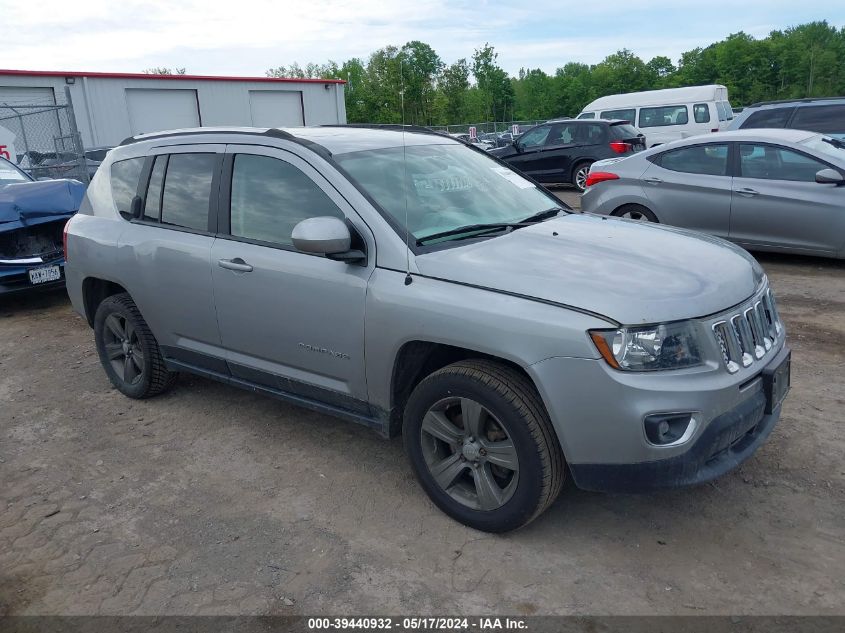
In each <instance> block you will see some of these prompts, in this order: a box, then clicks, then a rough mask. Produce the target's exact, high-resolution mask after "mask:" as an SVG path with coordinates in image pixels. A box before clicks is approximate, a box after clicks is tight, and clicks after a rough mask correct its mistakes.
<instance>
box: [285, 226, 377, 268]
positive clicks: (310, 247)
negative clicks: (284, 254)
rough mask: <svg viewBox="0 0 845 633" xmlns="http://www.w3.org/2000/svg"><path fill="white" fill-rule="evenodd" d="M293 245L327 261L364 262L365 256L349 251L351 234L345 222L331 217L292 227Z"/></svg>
mask: <svg viewBox="0 0 845 633" xmlns="http://www.w3.org/2000/svg"><path fill="white" fill-rule="evenodd" d="M291 239H292V240H293V245H294V247H296V249H297V250H300V251H302V252H303V253H314V254H316V255H325V256H326V257H327V258H329V259H334V260H339V261H345V262H349V263H356V262H361V261H366V255H365V254H364V253H362V252H361V251H358V250H350V248H351V245H352V234H351V233H350V232H349V227H348V226H347V225H346V222H344V221H343V220H341V219H340V218H336V217H332V216H319V217H316V218H308V219H307V220H302V222H300V223H299V224H297V225H296V226H295V227H293V231H292V233H291Z"/></svg>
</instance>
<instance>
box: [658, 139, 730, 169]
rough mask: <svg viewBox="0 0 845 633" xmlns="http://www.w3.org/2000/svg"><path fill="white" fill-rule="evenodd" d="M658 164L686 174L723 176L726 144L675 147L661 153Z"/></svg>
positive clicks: (726, 166) (725, 167)
mask: <svg viewBox="0 0 845 633" xmlns="http://www.w3.org/2000/svg"><path fill="white" fill-rule="evenodd" d="M658 164H659V165H660V166H661V167H663V169H669V170H671V171H681V172H684V173H687V174H707V175H709V176H724V175H725V174H726V173H727V170H728V146H727V145H717V144H712V145H695V146H693V147H683V148H681V149H675V150H672V151H669V152H665V153H664V154H661V155H660V159H659V161H658Z"/></svg>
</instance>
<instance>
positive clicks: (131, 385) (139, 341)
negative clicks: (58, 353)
mask: <svg viewBox="0 0 845 633" xmlns="http://www.w3.org/2000/svg"><path fill="white" fill-rule="evenodd" d="M94 341H95V342H96V345H97V353H98V354H99V356H100V363H102V365H103V369H104V370H105V372H106V375H107V376H108V377H109V380H110V381H111V383H112V384H113V385H114V386H115V388H117V389H118V391H120V392H121V393H122V394H124V395H126V396H129V397H130V398H138V399H140V398H150V397H152V396H156V395H158V394H160V393H164V392H165V391H167V390H168V389H170V388H171V387H172V386H173V384H174V383H175V382H176V379H177V378H178V377H179V374H178V373H176V372H172V371H168V369H167V367H166V366H165V364H164V359H163V358H162V357H161V351H160V350H159V347H158V342H157V341H156V339H155V337H154V336H153V333H152V332H151V331H150V328H149V326H148V325H147V322H146V321H144V317H142V316H141V312H140V310H138V306H136V305H135V302H134V301H132V298H131V297H130V296H129V294H127V293H125V292H123V293H120V294H116V295H111V296H110V297H106V298H105V299H104V300H103V302H102V303H101V304H100V305H99V306H98V307H97V312H96V314H95V315H94Z"/></svg>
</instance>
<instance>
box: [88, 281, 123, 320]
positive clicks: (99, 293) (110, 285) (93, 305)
mask: <svg viewBox="0 0 845 633" xmlns="http://www.w3.org/2000/svg"><path fill="white" fill-rule="evenodd" d="M122 292H126V288H124V287H123V286H121V285H120V284H119V283H116V282H114V281H110V280H108V279H101V278H99V277H86V278H85V279H84V280H83V281H82V302H83V306H84V308H85V320H86V321H88V325H89V326H91V327H94V315H95V314H97V308H98V307H99V306H100V304H101V303H102V302H103V301H104V300H105V299H106V298H107V297H111V296H112V295H116V294H120V293H122Z"/></svg>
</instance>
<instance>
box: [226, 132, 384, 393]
mask: <svg viewBox="0 0 845 633" xmlns="http://www.w3.org/2000/svg"><path fill="white" fill-rule="evenodd" d="M227 151H228V153H230V154H235V155H236V156H235V159H234V162H235V163H236V165H237V160H238V159H237V155H251V156H252V157H255V156H262V157H264V158H265V159H267V161H269V162H267V163H265V166H267V168H268V169H271V170H272V169H275V167H279V168H280V171H279V173H280V174H282V175H283V176H284V177H285V178H290V180H283V179H282V178H281V177H280V178H279V179H277V181H276V182H275V183H269V184H270V185H271V187H270V188H266V187H265V186H263V185H259V184H256V183H255V182H253V183H252V184H250V183H249V182H248V181H247V176H246V175H239V172H238V171H237V167H236V168H235V179H236V180H235V181H234V182H233V184H232V187H231V189H232V190H233V191H234V193H233V195H232V200H233V201H234V202H233V204H234V205H235V207H234V208H233V211H232V216H233V218H232V221H231V225H232V232H234V233H238V232H239V230H240V229H239V228H238V227H242V228H243V231H242V234H243V235H249V237H238V236H235V237H229V238H226V237H223V236H218V239H217V240H216V242H215V244H214V246H213V248H212V257H211V259H212V272H211V274H212V278H213V283H214V294H215V302H216V305H217V319H218V322H219V325H220V333H221V338H222V342H223V345H224V346H225V347H226V350H227V351H226V357H227V360H228V362H229V367H230V370H231V372H232V374H233V375H234V376H236V377H239V378H243V379H246V380H250V381H252V382H261V383H263V384H266V385H267V386H271V387H274V388H276V389H282V390H284V391H287V392H293V393H299V394H300V395H304V396H306V397H311V398H316V399H320V400H326V397H325V394H323V395H320V394H321V391H320V390H329V391H330V392H334V393H336V394H341V395H343V396H349V397H351V398H355V399H357V400H365V399H366V379H365V373H364V372H365V366H364V302H365V299H366V292H367V281H368V279H369V277H370V275H371V274H372V270H373V261H374V259H375V258H374V251H373V248H372V247H370V248H369V252H370V257H369V263H368V265H367V266H363V267H362V266H357V265H350V264H346V263H343V262H337V261H332V260H329V259H326V258H325V257H321V256H316V255H308V254H305V253H301V252H298V251H296V250H295V249H293V247H291V246H289V245H288V244H276V245H274V244H272V243H270V242H267V243H258V241H257V240H256V239H255V238H257V237H260V233H259V231H260V230H261V228H260V227H261V226H266V222H265V220H261V221H260V222H253V221H251V220H250V219H249V218H250V213H254V214H258V215H264V216H266V210H267V209H268V208H270V209H272V208H273V205H272V203H271V205H270V206H269V207H268V206H267V205H265V204H264V202H266V201H267V200H268V199H269V200H274V199H276V197H278V200H279V203H278V205H277V208H278V209H279V218H278V225H281V226H285V227H291V225H292V224H293V221H292V220H291V217H290V215H289V214H288V215H285V214H286V213H288V212H289V211H290V206H291V205H292V204H293V205H295V201H296V200H297V199H301V200H306V201H308V202H307V208H303V209H294V210H293V213H295V214H304V215H305V217H308V215H309V212H312V211H314V213H311V214H310V215H328V214H329V213H328V211H327V209H328V207H329V205H334V208H335V209H339V210H340V211H341V212H342V213H343V215H345V216H346V217H347V218H351V221H352V222H353V224H355V226H356V228H358V229H359V232H360V233H361V234H362V235H364V234H365V230H364V229H363V228H362V224H363V223H362V222H361V221H360V219H359V218H357V216H356V215H355V213H354V211H353V210H352V209H351V207H349V205H348V204H347V203H346V202H345V201H344V200H343V198H341V197H340V196H339V195H338V194H337V193H336V192H335V191H334V190H333V189H332V188H331V187H330V186H329V185H328V183H327V182H326V181H325V180H324V179H323V178H322V176H320V175H319V173H318V172H316V171H315V170H314V169H313V168H312V167H311V166H310V165H308V164H307V163H306V162H305V161H303V160H302V159H300V158H298V157H296V156H295V155H293V154H290V153H287V152H284V151H281V150H272V149H267V148H255V147H249V146H243V147H240V146H229V148H228V150H227ZM274 161H281V163H279V164H278V165H276V163H275V162H274ZM253 162H254V161H253ZM260 168H263V167H260V166H258V165H257V164H256V166H255V169H260ZM293 172H295V174H296V175H295V176H291V175H290V174H291V173H293ZM285 174H287V176H285ZM225 178H228V176H224V179H225ZM241 179H242V180H241ZM239 183H240V184H239ZM224 184H225V183H224ZM250 187H252V188H253V190H252V191H250V190H249V188H250ZM274 187H275V188H274ZM309 187H310V190H309V189H308V188H309ZM226 189H228V187H225V186H224V190H226ZM315 192H316V193H315ZM288 194H290V196H289V197H288ZM250 196H252V197H253V199H256V200H258V199H260V202H257V203H255V204H253V206H251V207H250V206H249V204H250V203H249V202H248V201H249V199H250ZM318 199H319V200H322V202H319V203H315V202H314V201H315V200H318ZM327 201H330V202H327ZM223 203H225V204H226V205H227V207H228V201H221V204H223ZM243 205H247V206H246V207H243ZM242 207H243V208H246V211H244V210H243V208H242ZM235 216H236V217H235ZM296 217H301V216H296ZM265 219H266V217H265ZM227 224H228V222H227ZM250 226H251V227H253V228H250ZM285 232H287V229H285ZM269 238H272V239H277V240H278V241H279V242H282V241H285V240H284V239H283V238H279V237H278V235H268V239H269ZM364 239H365V241H366V242H367V243H371V240H372V237H371V236H370V235H369V233H366V236H365V237H364ZM232 264H235V265H234V266H233V265H232Z"/></svg>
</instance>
